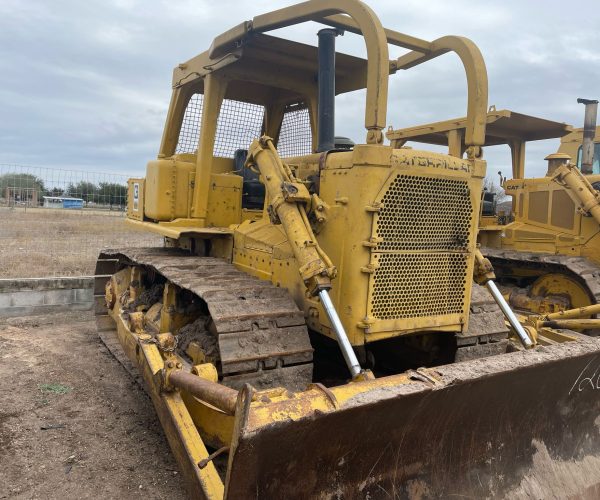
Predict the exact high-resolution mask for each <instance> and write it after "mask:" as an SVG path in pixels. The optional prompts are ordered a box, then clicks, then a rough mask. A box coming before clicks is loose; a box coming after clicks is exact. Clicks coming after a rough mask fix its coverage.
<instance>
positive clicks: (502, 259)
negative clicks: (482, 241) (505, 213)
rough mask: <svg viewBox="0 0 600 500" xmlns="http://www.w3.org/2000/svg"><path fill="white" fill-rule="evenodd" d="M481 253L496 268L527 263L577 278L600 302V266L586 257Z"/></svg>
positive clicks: (489, 251) (499, 251)
mask: <svg viewBox="0 0 600 500" xmlns="http://www.w3.org/2000/svg"><path fill="white" fill-rule="evenodd" d="M481 252H482V253H483V254H484V255H485V256H486V257H487V258H488V259H490V261H491V262H492V264H493V265H494V267H496V266H497V265H498V264H500V265H502V264H511V265H516V264H521V265H522V264H523V263H526V264H527V265H528V266H530V267H533V268H536V269H539V270H540V272H542V273H548V272H562V273H565V274H569V275H572V276H575V277H577V278H578V279H579V280H580V281H581V282H582V283H583V284H585V286H586V287H587V289H588V291H589V294H590V296H591V297H593V298H594V299H595V302H596V303H599V302H600V266H598V265H596V264H594V263H593V262H591V261H590V260H588V259H586V258H585V257H570V256H566V255H547V254H539V253H534V252H517V251H514V250H499V249H495V248H482V249H481ZM591 297H590V298H591Z"/></svg>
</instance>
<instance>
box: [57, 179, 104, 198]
mask: <svg viewBox="0 0 600 500" xmlns="http://www.w3.org/2000/svg"><path fill="white" fill-rule="evenodd" d="M65 195H67V196H71V197H72V198H82V199H83V200H84V201H85V202H86V203H89V202H90V201H96V197H97V196H98V186H96V184H94V183H93V182H88V181H79V182H78V183H77V184H73V183H70V184H69V185H68V186H67V190H66V191H65Z"/></svg>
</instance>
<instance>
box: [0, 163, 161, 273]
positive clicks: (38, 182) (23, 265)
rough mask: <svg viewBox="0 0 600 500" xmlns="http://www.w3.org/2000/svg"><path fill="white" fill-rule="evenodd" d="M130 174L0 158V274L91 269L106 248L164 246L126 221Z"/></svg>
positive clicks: (159, 238) (81, 271) (154, 237)
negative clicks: (31, 164) (33, 164)
mask: <svg viewBox="0 0 600 500" xmlns="http://www.w3.org/2000/svg"><path fill="white" fill-rule="evenodd" d="M127 177H128V176H126V175H120V174H112V173H102V172H86V171H76V170H60V169H51V168H42V167H27V166H22V165H9V164H0V278H27V277H44V276H75V275H90V274H93V273H94V268H95V262H96V258H97V257H98V253H99V251H100V250H101V249H102V248H107V247H108V248H118V247H123V246H161V245H162V238H161V237H159V236H156V235H153V234H149V233H146V232H143V231H139V230H135V229H131V228H130V227H129V226H128V225H127V224H126V223H125V218H126V210H127Z"/></svg>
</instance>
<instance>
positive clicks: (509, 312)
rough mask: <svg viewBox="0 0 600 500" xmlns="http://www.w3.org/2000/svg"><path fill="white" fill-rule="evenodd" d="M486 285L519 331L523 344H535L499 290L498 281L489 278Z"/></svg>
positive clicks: (511, 324) (529, 345)
mask: <svg viewBox="0 0 600 500" xmlns="http://www.w3.org/2000/svg"><path fill="white" fill-rule="evenodd" d="M485 286H486V287H487V289H488V290H489V291H490V293H491V294H492V297H494V300H495V301H496V303H497V304H498V305H499V306H500V309H502V313H503V314H504V316H505V317H506V319H507V320H508V322H509V323H510V326H512V328H513V330H514V331H515V332H517V335H518V336H519V340H520V341H521V344H523V346H524V347H531V346H533V342H532V340H531V339H530V338H529V335H527V332H526V331H525V328H523V326H522V325H521V323H519V320H518V319H517V317H516V316H515V313H514V312H513V310H512V309H511V308H510V306H509V305H508V303H507V302H506V300H505V299H504V297H503V296H502V294H501V293H500V290H498V287H497V286H496V283H494V282H493V281H492V280H488V281H487V283H486V284H485Z"/></svg>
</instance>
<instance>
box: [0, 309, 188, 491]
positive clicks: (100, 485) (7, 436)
mask: <svg viewBox="0 0 600 500" xmlns="http://www.w3.org/2000/svg"><path fill="white" fill-rule="evenodd" d="M0 380H2V383H0V471H1V472H0V499H3V498H23V499H30V498H43V499H46V498H48V499H53V498H61V499H64V498H68V499H71V498H77V499H80V498H115V499H117V498H118V499H122V498H152V499H154V498H157V499H158V498H169V499H178V498H186V492H185V489H184V484H183V480H182V478H181V476H180V474H179V473H178V468H177V465H176V463H175V460H174V459H173V457H172V455H171V452H170V450H169V446H168V444H167V441H166V439H165V437H164V435H163V433H162V430H161V427H160V424H159V422H158V419H157V417H156V415H155V413H154V409H153V406H152V403H151V401H150V399H149V398H148V396H147V395H146V394H145V393H144V392H143V391H142V390H141V389H140V388H139V386H137V384H136V383H135V382H133V381H132V379H131V378H130V376H129V375H128V374H127V372H126V371H125V370H124V369H123V368H122V367H121V365H120V364H119V363H118V362H117V361H116V360H115V359H114V358H113V357H112V356H111V355H110V353H109V352H108V351H107V349H106V348H105V347H104V345H103V344H102V343H101V342H100V340H99V339H98V337H97V336H96V332H95V324H94V322H93V316H92V313H91V312H83V313H82V312H77V313H68V314H66V313H60V314H51V315H45V316H31V317H22V318H0Z"/></svg>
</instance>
